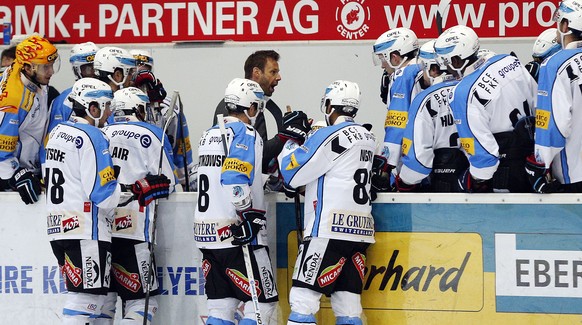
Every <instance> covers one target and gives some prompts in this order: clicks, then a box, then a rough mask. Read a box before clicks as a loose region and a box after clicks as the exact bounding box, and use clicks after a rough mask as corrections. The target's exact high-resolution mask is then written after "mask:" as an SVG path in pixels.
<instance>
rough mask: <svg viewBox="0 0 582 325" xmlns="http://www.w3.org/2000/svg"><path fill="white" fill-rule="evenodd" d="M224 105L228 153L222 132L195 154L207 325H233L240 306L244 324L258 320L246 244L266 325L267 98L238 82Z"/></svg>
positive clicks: (269, 283)
mask: <svg viewBox="0 0 582 325" xmlns="http://www.w3.org/2000/svg"><path fill="white" fill-rule="evenodd" d="M224 100H225V105H226V108H227V109H228V113H229V115H228V116H226V117H224V122H225V127H226V133H227V134H226V138H227V144H226V145H227V147H228V150H227V151H228V152H225V150H224V148H223V146H224V143H223V140H222V137H221V136H222V134H221V130H220V128H219V127H218V125H215V126H214V127H212V128H210V129H208V130H207V131H205V132H204V133H203V134H202V137H201V139H200V143H199V147H198V158H199V167H198V204H197V207H196V212H195V215H194V240H195V241H196V245H197V247H198V248H199V249H200V251H201V252H202V259H203V260H202V270H203V272H204V277H205V279H206V285H205V291H206V297H207V298H208V300H207V306H208V315H209V317H208V320H207V321H206V324H207V325H217V324H218V325H229V324H230V325H234V314H235V310H236V308H237V306H238V304H239V302H240V301H242V302H244V303H245V304H244V318H243V319H242V321H240V322H239V324H245V325H251V324H256V315H255V311H254V308H253V303H252V300H251V291H250V285H249V280H248V274H247V271H246V268H245V262H244V258H243V251H242V248H241V247H240V246H241V245H246V244H249V251H250V258H251V260H252V265H253V268H252V269H253V274H254V278H255V280H256V283H257V295H258V301H259V310H260V314H261V317H262V319H263V322H264V321H265V320H268V319H270V317H271V314H272V313H273V311H274V309H275V307H276V304H277V301H278V293H277V287H276V284H275V282H274V276H273V268H272V266H271V262H270V258H269V252H268V249H267V233H266V228H265V225H266V218H265V209H266V205H265V200H264V193H263V182H262V178H261V174H262V171H261V169H262V168H261V162H262V157H263V139H262V138H261V137H260V135H259V134H258V133H257V131H256V130H255V129H254V128H253V126H252V125H253V124H254V121H255V119H256V117H257V115H258V113H259V112H260V111H261V110H262V109H263V105H264V93H263V90H262V89H261V86H260V85H259V84H258V83H256V82H254V81H252V80H249V79H240V78H236V79H234V80H232V81H231V82H230V83H229V85H228V87H227V88H226V91H225V96H224ZM233 245H234V246H233ZM259 270H262V271H261V272H259Z"/></svg>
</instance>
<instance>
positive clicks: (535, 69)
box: [525, 61, 540, 82]
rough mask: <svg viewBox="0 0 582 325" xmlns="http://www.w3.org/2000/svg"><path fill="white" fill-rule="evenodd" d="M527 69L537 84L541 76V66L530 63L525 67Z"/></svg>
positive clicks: (533, 62) (536, 63) (534, 62)
mask: <svg viewBox="0 0 582 325" xmlns="http://www.w3.org/2000/svg"><path fill="white" fill-rule="evenodd" d="M525 68H526V70H527V71H528V72H529V74H530V75H531V76H532V77H533V78H534V79H535V81H536V82H537V81H538V76H539V75H540V64H539V63H538V62H536V61H530V62H528V63H527V64H526V65H525Z"/></svg>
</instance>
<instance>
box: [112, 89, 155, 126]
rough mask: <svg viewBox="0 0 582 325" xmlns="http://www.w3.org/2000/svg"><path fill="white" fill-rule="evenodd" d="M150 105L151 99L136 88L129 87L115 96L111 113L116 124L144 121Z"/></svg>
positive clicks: (117, 92)
mask: <svg viewBox="0 0 582 325" xmlns="http://www.w3.org/2000/svg"><path fill="white" fill-rule="evenodd" d="M149 103H150V99H149V97H148V95H146V93H144V92H143V91H141V90H140V89H139V88H136V87H127V88H123V89H120V90H118V91H116V92H115V93H114V94H113V101H112V102H111V112H112V114H113V116H114V120H115V121H116V122H119V121H142V120H145V116H147V114H146V112H147V110H148V108H149ZM152 122H153V121H152Z"/></svg>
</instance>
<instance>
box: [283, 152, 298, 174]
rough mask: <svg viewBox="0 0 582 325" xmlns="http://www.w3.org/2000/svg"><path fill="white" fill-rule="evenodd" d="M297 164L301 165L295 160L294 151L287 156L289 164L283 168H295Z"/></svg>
mask: <svg viewBox="0 0 582 325" xmlns="http://www.w3.org/2000/svg"><path fill="white" fill-rule="evenodd" d="M299 166H301V165H300V164H299V163H298V162H297V158H295V153H292V154H291V156H289V164H288V165H287V167H285V170H291V169H295V168H297V167H299Z"/></svg>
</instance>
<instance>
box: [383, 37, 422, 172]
mask: <svg viewBox="0 0 582 325" xmlns="http://www.w3.org/2000/svg"><path fill="white" fill-rule="evenodd" d="M417 52H418V39H417V37H416V34H415V33H414V32H413V31H412V30H410V29H408V28H405V27H401V28H395V29H391V30H389V31H387V32H385V33H384V34H382V35H381V36H380V37H379V38H378V39H377V40H376V43H375V44H374V54H375V55H377V56H378V58H379V59H380V61H381V62H382V67H383V68H384V69H385V70H387V71H394V73H392V75H391V79H392V82H391V83H390V87H389V90H388V111H387V113H386V121H385V122H384V130H385V136H384V144H383V148H382V153H381V156H382V157H384V158H385V160H386V163H387V166H388V169H390V170H392V169H394V168H397V169H399V168H400V156H401V145H402V135H403V133H404V128H405V127H406V123H407V122H408V115H409V107H410V102H411V101H412V99H413V98H414V96H416V94H418V93H419V92H420V91H421V90H422V88H426V87H428V85H426V86H425V87H422V85H421V80H422V71H421V69H420V67H419V65H418V64H417V63H416V55H417Z"/></svg>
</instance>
